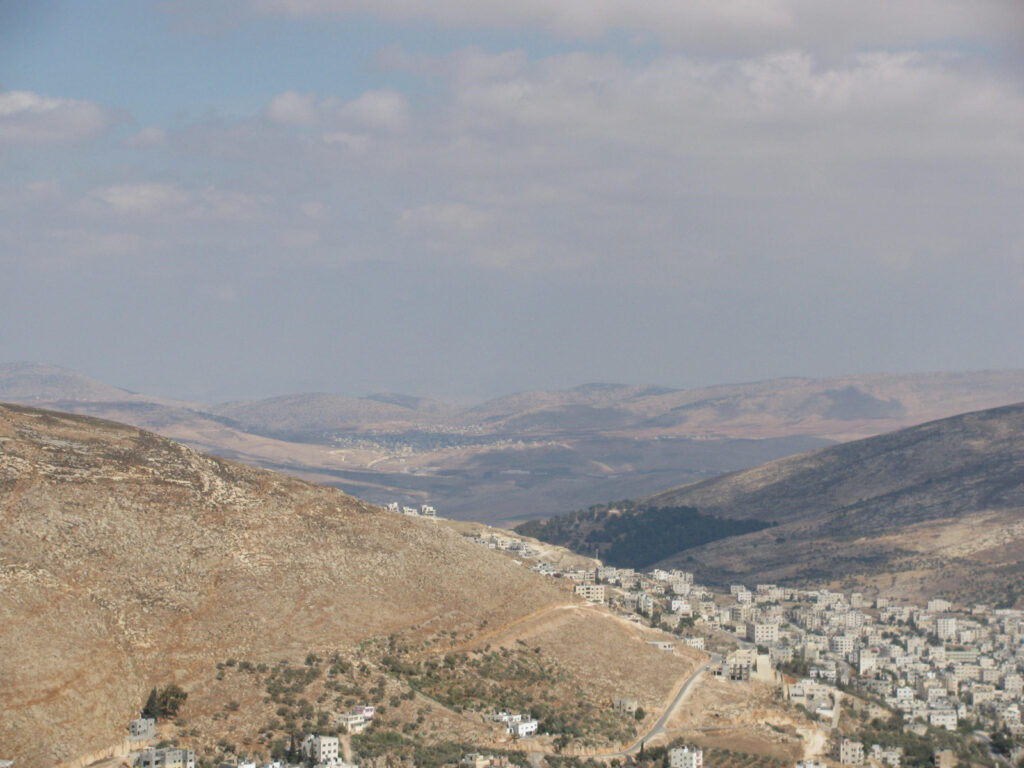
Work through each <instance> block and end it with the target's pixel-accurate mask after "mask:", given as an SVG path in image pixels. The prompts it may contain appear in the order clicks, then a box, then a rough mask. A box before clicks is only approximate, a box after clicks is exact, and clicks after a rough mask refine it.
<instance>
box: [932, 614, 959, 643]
mask: <svg viewBox="0 0 1024 768" xmlns="http://www.w3.org/2000/svg"><path fill="white" fill-rule="evenodd" d="M935 634H936V635H938V636H939V639H940V640H955V639H956V617H955V616H941V617H939V618H938V619H936V620H935Z"/></svg>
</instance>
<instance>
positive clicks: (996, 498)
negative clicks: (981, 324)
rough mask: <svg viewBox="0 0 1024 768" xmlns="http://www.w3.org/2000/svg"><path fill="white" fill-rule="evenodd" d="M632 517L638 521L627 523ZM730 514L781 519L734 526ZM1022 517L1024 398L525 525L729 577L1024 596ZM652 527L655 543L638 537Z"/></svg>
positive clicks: (596, 548) (575, 542)
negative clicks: (671, 515)
mask: <svg viewBox="0 0 1024 768" xmlns="http://www.w3.org/2000/svg"><path fill="white" fill-rule="evenodd" d="M673 510H674V511H675V517H676V518H679V519H678V520H674V521H670V522H673V524H671V525H669V524H667V523H665V521H661V523H660V524H659V525H651V524H649V519H651V520H653V519H654V518H658V517H659V516H661V517H663V516H664V515H665V514H666V513H668V512H672V511H673ZM624 521H625V522H628V523H630V525H629V528H630V530H629V531H622V530H620V529H622V528H623V527H624ZM716 521H717V522H716ZM726 521H734V522H741V521H752V522H757V523H760V524H762V525H763V524H768V526H769V527H765V528H763V529H762V530H759V531H756V532H752V533H743V532H742V531H740V533H743V535H730V531H729V530H728V526H725V528H723V525H724V524H725V522H726ZM687 526H689V527H690V528H692V529H693V530H692V532H688V530H687ZM1022 527H1024V404H1018V405H1011V406H1005V407H1002V408H994V409H990V410H985V411H979V412H974V413H967V414H963V415H960V416H955V417H952V418H949V419H942V420H940V421H934V422H930V423H927V424H923V425H920V426H917V427H911V428H909V429H904V430H900V431H897V432H893V433H889V434H886V435H880V436H877V437H872V438H867V439H865V440H858V441H854V442H850V443H844V444H841V445H837V446H832V447H829V448H825V449H822V450H818V451H813V452H811V453H805V454H801V455H799V456H794V457H791V458H787V459H781V460H778V461H774V462H770V463H767V464H763V465H761V466H758V467H755V468H753V469H748V470H743V471H740V472H734V473H731V474H727V475H724V476H722V477H718V478H714V479H712V480H706V481H702V482H699V483H694V484H692V485H687V486H683V487H681V488H676V489H673V490H671V491H666V492H664V493H661V494H658V495H656V496H653V497H650V498H647V499H645V500H643V501H642V502H641V503H630V504H621V503H620V504H612V505H604V506H602V507H598V508H593V509H591V510H587V511H586V512H580V513H576V514H575V515H573V516H569V517H566V518H556V519H554V520H551V521H548V522H547V523H545V524H544V525H543V526H532V527H530V526H524V527H523V528H522V529H521V530H524V531H525V532H527V533H529V534H530V535H533V536H537V537H538V538H541V539H545V540H557V541H559V542H563V543H566V544H568V545H569V546H572V547H574V548H575V549H577V551H580V552H583V553H585V554H595V553H605V549H603V548H607V554H614V553H615V552H616V551H618V550H619V549H621V548H622V545H623V544H628V546H629V551H630V552H635V551H637V550H639V549H646V550H647V551H649V552H651V553H656V555H657V559H658V560H659V561H660V563H661V564H668V565H679V564H683V565H684V566H685V567H688V568H695V569H697V570H698V571H699V572H700V573H701V574H702V576H703V577H704V578H707V579H709V580H711V581H718V582H720V583H727V582H728V581H730V580H741V581H762V582H763V581H791V582H792V581H803V582H829V581H833V580H836V579H849V578H854V577H856V578H858V579H862V580H864V582H865V583H868V582H871V583H872V584H874V585H875V586H889V587H891V586H893V585H894V584H895V583H896V582H899V583H900V588H901V589H902V588H903V586H906V588H907V589H908V590H911V591H913V589H915V588H917V589H918V592H915V593H914V594H919V593H921V592H920V590H921V589H924V590H926V591H927V590H934V591H946V592H951V593H962V594H966V593H967V591H969V589H977V590H978V593H979V594H978V596H977V599H979V600H980V599H982V597H983V596H985V595H987V597H988V598H989V599H991V600H993V601H998V602H1007V601H1008V600H1009V602H1015V601H1016V600H1017V599H1018V597H1022V598H1024V579H1022V575H1024V570H1022V569H1021V568H1020V567H1019V565H1018V564H1017V559H1018V558H1019V555H1020V554H1021V553H1022V552H1024V530H1022ZM720 529H721V530H720ZM709 531H711V533H710V534H709V533H708V532H709ZM638 532H639V533H638ZM645 532H646V536H647V541H646V545H644V544H643V542H640V541H638V536H639V535H640V534H644V533H645ZM723 534H724V535H723ZM669 539H671V540H673V541H677V542H679V547H678V551H677V552H676V553H675V554H672V555H668V554H666V553H665V552H664V546H665V543H666V541H667V540H669ZM712 539H713V540H712ZM652 559H653V558H652ZM647 564H653V562H651V563H647ZM876 577H878V578H876ZM972 580H973V581H972ZM915 584H916V586H915ZM981 593H984V595H982V594H981ZM908 594H909V593H908Z"/></svg>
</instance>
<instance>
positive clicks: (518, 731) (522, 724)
mask: <svg viewBox="0 0 1024 768" xmlns="http://www.w3.org/2000/svg"><path fill="white" fill-rule="evenodd" d="M508 732H509V733H510V734H512V735H513V736H515V737H516V738H517V739H523V738H526V737H527V736H533V735H535V734H536V733H537V721H536V720H534V719H533V718H523V719H521V720H519V721H517V722H514V723H509V724H508Z"/></svg>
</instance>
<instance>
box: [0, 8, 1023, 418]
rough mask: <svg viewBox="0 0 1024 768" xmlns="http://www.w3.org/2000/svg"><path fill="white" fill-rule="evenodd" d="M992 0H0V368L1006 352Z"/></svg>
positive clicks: (1011, 364)
mask: <svg viewBox="0 0 1024 768" xmlns="http://www.w3.org/2000/svg"><path fill="white" fill-rule="evenodd" d="M1021 39H1024V7H1022V6H1021V5H1020V4H1019V3H1017V2H1014V1H1013V0H988V1H986V2H979V3H971V4H963V3H957V2H952V1H949V2H946V1H941V2H924V1H923V0H895V2H892V3H888V4H886V6H885V7H884V8H870V7H867V6H864V5H863V4H857V3H852V2H843V1H841V0H827V1H826V2H823V3H807V2H805V0H768V1H767V2H764V3H761V4H758V5H757V7H756V8H755V7H752V6H750V5H748V4H747V3H745V2H741V1H740V0H735V1H732V0H726V2H719V3H711V4H704V3H691V4H678V6H677V5H673V4H653V5H649V6H646V7H641V8H635V7H632V5H631V4H629V3H626V2H624V0H599V1H598V2H577V0H568V1H567V2H563V3H558V4H554V3H542V2H532V1H529V2H523V3H518V4H514V5H508V4H498V3H491V2H476V3H469V4H466V3H461V2H455V0H442V2H438V3H434V4H431V5H430V6H429V7H422V6H421V5H419V4H416V3H408V2H405V1H404V0H401V1H399V2H394V3H389V4H386V5H383V6H381V5H379V4H371V3H365V2H360V1H358V0H221V2H216V3H196V2H194V1H193V0H163V1H162V2H137V3H129V2H126V0H100V1H99V2H95V3H81V2H50V3H29V2H8V3H3V4H0V174H2V175H0V270H2V273H3V279H2V280H0V362H13V361H21V360H30V361H39V362H50V363H54V364H57V365H61V366H65V367H67V368H70V369H72V370H75V371H79V372H81V373H84V374H86V375H89V376H92V377H94V378H97V379H99V380H101V381H104V382H107V383H110V384H113V385H116V386H119V387H125V388H128V389H131V390H134V391H139V392H144V393H149V394H156V395H163V396H168V397H178V398H183V399H191V400H197V401H201V402H218V401H226V400H234V399H248V398H255V397H265V396H272V395H278V394H285V393H293V392H310V391H322V392H332V393H339V394H346V395H352V396H359V395H365V394H367V393H372V392H385V391H388V392H401V393H409V394H415V395H421V396H430V397H436V398H439V399H444V400H449V401H452V400H458V401H472V400H482V399H484V398H487V397H492V396H499V395H503V394H508V393H511V392H518V391H529V390H540V389H562V388H567V387H572V386H576V385H579V384H582V383H584V382H604V381H610V382H627V383H634V384H651V385H664V386H672V387H680V388H688V387H694V386H702V385H712V384H720V383H723V382H745V381H758V380H765V379H771V378H776V377H783V376H807V377H814V378H820V377H828V376H836V375H846V374H859V373H866V372H875V371H878V372H883V371H884V372H891V373H910V372H924V371H964V370H984V369H1021V368H1024V311H1022V309H1021V307H1024V223H1022V219H1021V216H1020V211H1021V210H1024V184H1022V181H1021V180H1022V179H1024V130H1022V126H1024V78H1022V74H1024V66H1022V65H1024V47H1022V46H1021V44H1020V40H1021Z"/></svg>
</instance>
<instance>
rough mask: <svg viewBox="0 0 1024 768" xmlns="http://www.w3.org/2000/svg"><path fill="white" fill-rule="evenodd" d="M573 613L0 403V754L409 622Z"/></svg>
mask: <svg viewBox="0 0 1024 768" xmlns="http://www.w3.org/2000/svg"><path fill="white" fill-rule="evenodd" d="M568 600H569V598H568V596H567V595H566V593H565V592H563V591H561V590H558V589H556V587H555V586H554V584H553V583H552V582H550V581H549V580H545V579H543V578H541V577H539V576H536V575H535V574H532V573H530V572H528V571H527V570H526V569H524V568H522V567H520V566H518V565H516V564H515V563H513V562H512V561H511V560H510V559H507V558H504V557H501V556H498V555H495V554H494V553H492V552H489V551H488V550H486V549H484V548H482V547H479V546H478V545H474V544H472V543H471V542H469V541H468V540H466V539H465V538H463V537H462V536H460V535H458V534H457V533H456V532H454V531H451V530H450V529H447V528H444V527H439V526H437V525H434V524H432V523H430V522H428V521H414V520H409V519H404V518H401V517H399V516H395V515H390V514H387V513H385V512H382V511H381V510H379V509H377V508H374V507H372V506H370V505H368V504H365V503H363V502H359V501H357V500H355V499H353V498H351V497H348V496H346V495H344V494H343V493H341V492H340V491H337V490H334V489H330V488H324V487H319V486H315V485H311V484H308V483H305V482H302V481H300V480H296V479H294V478H290V477H287V476H283V475H275V474H272V473H269V472H266V471H263V470H258V469H253V468H250V467H245V466H241V465H238V464H233V463H231V462H228V461H224V460H221V459H216V458H212V457H209V456H204V455H202V454H199V453H196V452H195V451H193V450H192V449H190V448H187V447H185V446H182V445H180V444H178V443H174V442H171V441H170V440H166V439H163V438H160V437H157V436H155V435H152V434H149V433H145V432H141V431H140V430H138V429H135V428H132V427H127V426H123V425H119V424H114V423H111V422H104V421H99V420H96V419H91V418H85V417H80V416H70V415H66V414H55V413H52V412H46V411H40V410H36V409H32V408H25V407H18V406H9V405H8V406H0V689H2V690H3V713H2V717H0V744H3V745H4V749H5V750H6V752H7V754H6V755H5V756H6V757H13V758H16V759H17V760H18V765H19V768H35V767H36V766H41V765H46V764H49V763H52V762H55V761H57V760H61V759H66V758H69V757H73V756H75V755H78V754H81V753H83V752H87V751H90V750H92V749H96V748H99V747H102V746H104V745H106V744H108V743H111V742H113V741H115V740H117V739H119V738H120V737H121V735H122V734H123V733H124V731H123V729H124V725H125V723H126V722H127V720H128V718H129V717H131V716H133V715H135V714H136V713H137V710H138V708H139V706H140V704H141V702H142V700H143V699H144V698H145V692H146V691H147V690H148V689H149V688H150V687H152V686H155V685H163V684H166V683H168V682H172V681H173V682H177V683H179V684H181V685H183V686H185V687H186V689H187V688H188V686H189V685H190V683H191V682H193V681H195V680H199V679H203V678H205V677H209V675H210V673H211V670H212V668H213V665H214V664H215V663H216V662H217V661H220V660H222V659H224V658H227V657H229V656H237V657H240V658H252V659H256V660H258V659H266V660H274V659H277V658H279V657H295V656H297V655H300V654H305V653H306V652H309V651H317V650H322V649H327V648H339V647H342V648H343V647H350V646H352V645H353V644H356V643H359V642H360V641H361V640H364V639H366V638H368V637H371V636H376V635H385V634H388V633H391V632H396V631H400V630H403V629H406V628H408V627H410V626H412V625H417V624H425V623H430V622H434V623H441V624H443V625H444V628H445V629H446V630H450V631H459V632H468V633H472V632H475V631H477V629H478V628H479V627H480V626H481V624H482V623H484V622H487V623H488V624H489V625H490V626H500V625H502V624H504V623H507V622H510V621H512V620H514V619H516V618H517V617H519V616H521V615H523V614H526V613H529V612H531V611H535V610H537V609H538V608H542V607H544V606H546V605H557V604H559V603H563V602H567V601H568Z"/></svg>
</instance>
